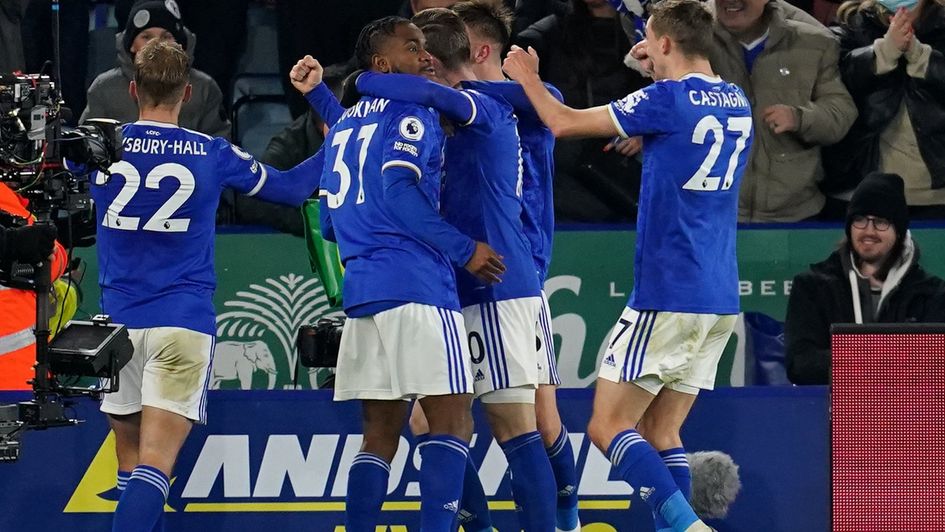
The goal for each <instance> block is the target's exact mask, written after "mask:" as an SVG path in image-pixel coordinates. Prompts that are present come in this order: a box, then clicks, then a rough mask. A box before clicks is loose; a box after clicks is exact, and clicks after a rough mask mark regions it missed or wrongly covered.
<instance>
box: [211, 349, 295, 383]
mask: <svg viewBox="0 0 945 532" xmlns="http://www.w3.org/2000/svg"><path fill="white" fill-rule="evenodd" d="M257 371H262V372H264V373H266V374H267V375H268V379H269V382H268V385H267V386H266V388H267V389H270V390H271V389H273V388H275V386H276V375H277V374H278V370H277V369H276V359H275V358H273V356H272V352H271V351H270V350H269V346H268V345H266V343H265V342H260V341H256V342H220V343H218V344H217V347H216V350H215V351H214V355H213V374H212V376H211V378H210V389H211V390H219V389H220V383H222V382H223V381H232V380H236V379H239V381H240V389H242V390H249V389H250V388H252V387H253V373H255V372H257Z"/></svg>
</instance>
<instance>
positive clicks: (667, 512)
mask: <svg viewBox="0 0 945 532" xmlns="http://www.w3.org/2000/svg"><path fill="white" fill-rule="evenodd" d="M711 36H712V15H711V13H710V12H709V11H708V10H707V9H706V8H705V7H704V6H703V5H702V4H701V3H700V2H698V1H697V0H664V1H662V2H660V3H658V4H656V5H655V6H654V7H652V8H651V16H650V18H649V20H648V21H647V25H646V51H647V55H648V56H649V60H650V61H651V62H652V67H653V70H654V73H655V79H657V80H659V81H657V82H655V83H653V84H652V85H650V86H648V87H646V88H644V89H642V90H639V91H637V92H635V93H633V94H630V95H629V96H627V97H626V98H624V99H622V100H619V101H616V102H613V103H611V104H610V105H606V106H601V107H595V108H591V109H584V110H576V109H572V108H569V107H567V106H565V105H563V104H561V103H560V102H559V101H558V100H556V99H555V98H554V97H553V96H552V95H551V94H549V93H548V91H547V89H545V87H544V85H543V84H542V83H541V80H540V79H539V77H538V74H537V71H538V68H537V66H538V58H537V57H536V56H535V55H534V52H533V51H531V50H529V51H528V52H526V51H525V50H522V49H520V48H514V47H513V50H512V51H511V52H510V54H509V56H508V58H507V59H506V61H505V63H504V70H505V72H506V73H507V74H508V75H509V76H510V77H511V78H512V79H514V80H516V81H518V82H520V83H521V84H522V87H523V88H524V89H525V92H526V93H527V94H528V96H529V98H530V99H531V101H532V103H533V104H534V105H535V108H536V109H537V110H538V113H539V115H540V116H541V119H542V121H544V122H545V124H547V125H548V126H549V127H550V128H551V130H552V131H553V132H554V134H555V136H559V137H561V136H600V137H608V136H612V135H618V134H619V135H620V136H622V137H628V136H632V135H642V136H643V153H644V163H643V183H642V188H641V192H640V210H639V215H638V219H637V241H636V246H637V249H636V258H635V262H634V285H633V293H632V294H631V296H630V300H629V302H628V304H627V308H626V309H625V310H624V313H623V315H622V316H621V317H620V319H619V321H618V323H617V325H616V327H615V328H614V331H613V334H612V336H611V341H610V344H609V345H608V347H607V350H606V352H605V355H604V359H603V361H602V363H601V368H600V373H599V378H598V380H597V390H596V393H595V398H594V413H593V416H592V418H591V422H590V424H589V426H588V434H589V435H590V437H591V439H592V441H593V442H594V443H595V445H597V446H598V447H599V448H600V449H601V450H602V451H604V452H606V453H607V456H608V458H609V459H610V461H611V462H612V463H613V466H614V469H615V471H616V472H617V473H618V474H619V475H620V477H621V478H623V479H624V480H626V481H627V482H628V483H629V484H630V485H632V486H633V487H634V488H635V489H637V491H638V492H639V493H640V495H641V497H642V498H643V499H644V500H645V501H647V503H649V504H650V506H651V507H652V508H653V510H654V513H655V514H656V517H657V519H656V526H657V527H658V530H661V531H662V530H675V531H686V530H688V531H697V530H708V527H707V526H706V525H705V524H704V523H703V522H702V521H700V520H699V519H698V518H697V517H696V515H695V513H694V512H693V511H692V508H691V506H690V505H689V503H688V501H687V495H688V493H689V490H690V474H689V469H688V464H687V463H686V458H685V452H684V450H683V447H682V441H681V439H680V436H679V429H680V427H681V426H682V423H683V421H684V420H685V418H686V416H687V415H688V413H689V410H690V409H691V407H692V405H693V402H694V401H695V398H696V394H697V393H698V391H699V390H700V389H711V388H712V387H713V384H714V381H715V374H716V369H717V365H718V361H719V358H720V357H721V354H722V351H723V349H724V347H725V344H726V342H727V341H728V338H729V336H730V335H731V332H732V328H733V327H734V324H735V319H736V316H737V314H738V310H739V302H738V271H737V265H736V258H735V233H736V218H737V207H738V185H739V182H740V180H741V178H742V173H743V171H744V168H745V164H746V160H747V158H748V153H749V151H750V147H751V138H752V119H751V108H750V106H749V103H748V99H747V98H746V97H745V94H744V93H743V92H742V90H741V89H740V88H738V87H737V86H735V85H732V84H729V83H726V82H724V81H722V80H721V79H720V78H718V77H716V76H715V75H714V74H713V72H712V69H711V66H710V65H709V61H708V59H707V57H708V54H709V51H710V49H711V46H712V41H711ZM638 429H639V432H638V431H637V430H638Z"/></svg>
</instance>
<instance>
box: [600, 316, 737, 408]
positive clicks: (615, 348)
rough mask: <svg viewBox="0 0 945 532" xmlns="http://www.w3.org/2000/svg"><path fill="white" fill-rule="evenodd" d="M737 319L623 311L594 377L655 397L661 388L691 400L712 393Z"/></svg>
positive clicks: (733, 317) (731, 317)
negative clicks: (703, 392)
mask: <svg viewBox="0 0 945 532" xmlns="http://www.w3.org/2000/svg"><path fill="white" fill-rule="evenodd" d="M737 318H738V315H736V314H725V315H720V314H692V313H685V312H662V311H653V310H643V311H637V310H634V309H631V308H625V309H624V311H623V314H622V315H621V316H620V320H619V321H618V322H617V325H616V326H615V327H614V330H613V332H612V333H611V335H610V343H609V344H608V346H607V350H606V352H605V353H604V359H603V361H601V364H600V371H599V372H598V376H599V377H600V378H602V379H607V380H609V381H613V382H633V383H636V384H638V385H639V386H641V387H642V388H644V389H645V390H647V391H648V392H650V393H652V394H654V395H655V394H657V393H659V391H660V389H661V388H662V387H663V385H665V386H667V387H668V388H669V389H671V390H676V391H678V392H683V393H689V394H693V395H695V394H697V393H699V390H700V389H702V390H711V389H712V388H713V387H714V386H715V373H716V370H717V369H718V364H719V359H720V358H721V357H722V351H724V350H725V344H727V343H728V339H729V336H731V334H732V330H733V329H734V328H735V321H736V319H737Z"/></svg>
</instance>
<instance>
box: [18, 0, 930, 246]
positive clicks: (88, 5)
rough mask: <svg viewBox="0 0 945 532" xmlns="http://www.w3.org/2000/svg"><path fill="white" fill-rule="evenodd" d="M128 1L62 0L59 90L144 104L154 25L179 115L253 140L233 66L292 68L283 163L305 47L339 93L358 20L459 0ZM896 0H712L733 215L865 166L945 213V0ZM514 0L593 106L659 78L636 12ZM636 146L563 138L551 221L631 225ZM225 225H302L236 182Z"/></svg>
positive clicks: (821, 194) (42, 3)
mask: <svg viewBox="0 0 945 532" xmlns="http://www.w3.org/2000/svg"><path fill="white" fill-rule="evenodd" d="M133 3H134V2H133V1H131V0H117V1H116V2H115V3H114V5H111V4H102V3H92V2H90V1H89V0H65V1H63V2H61V4H62V17H61V20H62V21H63V22H62V23H61V28H62V29H61V34H62V37H61V42H62V45H63V46H62V50H63V52H62V54H63V56H62V78H63V87H64V94H65V100H66V102H67V105H69V106H71V107H72V108H73V110H74V115H75V116H76V117H77V118H79V119H84V118H86V117H90V116H98V117H110V118H114V119H118V120H120V121H123V122H124V121H127V120H129V119H130V118H133V116H132V115H133V112H134V104H133V102H132V101H131V100H130V98H129V97H128V96H127V91H126V88H125V87H126V86H127V82H128V80H129V76H130V74H131V60H132V58H133V55H134V51H135V50H136V49H137V48H140V46H141V45H142V44H143V42H146V38H149V37H153V36H161V37H162V38H167V39H174V40H175V41H177V42H179V43H181V44H182V45H183V46H184V48H185V50H187V52H188V54H189V55H190V56H191V58H192V61H193V62H192V66H193V70H192V75H191V79H192V83H193V84H194V95H193V97H192V98H191V100H190V101H189V102H188V103H187V104H186V105H185V108H184V110H183V112H182V115H181V121H182V124H183V125H184V126H186V127H189V128H193V129H195V130H197V131H201V132H204V133H207V134H210V135H222V136H224V137H227V138H231V139H233V140H234V141H236V143H237V144H240V143H241V141H242V140H244V139H242V138H239V137H240V132H239V131H236V129H235V127H234V126H235V124H231V117H232V116H233V113H234V107H235V105H234V104H235V103H236V102H235V101H234V81H237V82H238V83H239V80H240V78H245V77H246V75H247V74H253V73H254V72H257V71H265V72H270V73H272V72H275V71H278V72H279V73H280V74H281V76H280V80H281V82H282V83H283V84H284V88H285V89H287V90H283V91H278V94H277V95H276V97H277V99H278V100H279V101H280V102H285V105H288V109H289V110H290V113H291V116H292V117H293V118H294V119H295V121H294V122H292V123H291V124H287V127H285V128H284V131H282V132H281V133H280V134H279V135H277V136H276V137H275V138H274V139H272V141H271V142H270V143H269V146H268V148H266V149H264V150H263V149H262V148H263V147H262V146H261V147H260V148H259V149H258V150H256V151H258V153H254V154H255V155H257V156H259V157H260V159H261V160H262V161H265V162H268V163H271V164H273V165H275V166H276V167H279V168H289V167H291V166H292V165H293V164H296V163H298V162H300V161H301V160H303V159H304V158H305V157H307V156H309V155H311V154H313V153H314V152H315V151H316V150H317V148H318V147H319V146H320V143H321V141H322V140H323V136H324V132H325V127H324V125H323V122H322V121H321V119H320V117H319V116H318V115H317V113H313V112H312V111H310V110H309V108H308V106H307V104H306V103H305V102H304V100H302V98H301V97H300V96H298V94H297V93H296V92H295V91H293V90H291V87H290V86H289V85H288V82H287V81H285V80H286V79H287V77H286V75H285V74H286V73H287V72H288V69H289V68H291V66H292V64H294V62H295V61H296V60H297V59H298V58H299V57H301V56H303V55H305V54H311V55H313V56H315V57H316V58H318V59H319V60H320V61H321V63H322V64H323V65H326V66H328V68H327V71H326V82H327V83H329V85H330V86H332V87H333V88H335V89H336V90H340V86H341V82H342V81H343V79H344V77H345V75H346V74H347V73H349V72H350V71H352V70H353V69H354V66H355V64H354V61H353V56H352V50H353V47H354V41H355V37H356V36H357V32H358V31H359V29H360V28H361V26H363V24H364V23H366V22H368V21H370V20H372V19H376V18H378V17H381V16H384V15H390V14H400V15H406V16H409V15H411V14H413V13H415V12H417V11H420V10H422V9H425V8H429V7H445V6H450V5H452V4H454V3H455V1H453V0H378V1H374V2H369V3H368V5H364V4H363V3H358V4H354V3H351V2H342V1H335V0H332V1H325V2H306V1H292V0H267V1H259V2H255V1H253V2H251V1H250V0H239V1H235V2H234V1H225V0H200V1H198V0H181V1H180V2H179V7H178V4H174V3H173V2H170V3H165V2H163V1H154V2H148V3H147V6H148V9H149V13H150V15H151V16H150V17H149V20H148V22H147V23H146V24H145V26H144V27H141V26H138V25H136V24H135V21H134V20H133V17H132V15H134V13H131V6H132V4H133ZM900 3H901V2H900ZM900 3H896V2H893V1H892V0H884V1H879V0H850V1H847V2H845V3H843V4H842V5H838V4H831V3H829V2H826V1H825V0H817V1H816V2H805V1H801V0H798V1H797V2H794V3H793V4H792V3H789V2H787V1H786V0H770V1H769V0H712V1H710V2H709V3H708V5H709V6H710V8H712V9H713V10H714V12H715V13H716V22H715V29H714V35H715V40H716V44H717V47H716V49H715V52H714V53H713V56H712V58H711V60H712V65H713V67H714V68H715V69H716V71H717V72H718V73H719V74H720V75H721V76H722V77H723V79H726V80H730V81H732V82H734V83H736V84H738V85H739V86H741V87H743V88H745V90H746V92H747V93H748V96H749V99H750V101H751V103H752V106H753V110H754V114H755V121H756V126H758V127H756V131H757V135H758V139H757V142H755V144H754V148H753V150H752V154H751V161H750V168H749V170H748V172H747V175H746V180H745V183H744V185H743V186H742V189H741V201H740V206H739V221H740V222H753V223H765V222H797V221H840V220H843V219H844V217H845V214H846V206H847V204H848V202H849V198H850V195H851V194H852V191H853V189H854V188H855V186H856V184H857V183H859V181H860V180H862V178H863V176H864V175H866V174H867V173H869V172H871V171H883V172H893V173H897V174H899V175H901V176H902V177H903V179H904V182H905V194H906V202H907V204H908V206H909V210H910V216H911V218H912V219H914V220H922V219H943V218H945V160H943V155H942V153H945V96H943V95H945V92H943V91H942V90H941V89H942V86H943V84H945V63H943V61H945V58H943V53H945V10H943V8H942V6H941V4H940V3H939V2H938V1H936V0H921V1H919V2H918V3H917V6H916V8H915V9H912V10H904V9H898V8H897V6H898V5H899V4H900ZM505 4H507V6H508V7H509V8H511V9H514V15H515V18H514V22H513V25H512V34H511V35H510V36H509V37H510V42H512V43H514V44H518V45H520V46H522V47H524V48H527V47H529V46H531V47H533V48H534V49H535V50H536V51H537V52H538V54H539V56H540V57H541V58H542V61H541V64H540V73H541V76H542V79H544V80H546V81H548V82H549V83H552V84H554V85H555V86H557V87H558V88H560V90H561V91H562V94H563V95H564V99H565V102H566V103H567V104H568V105H571V106H574V107H576V108H589V107H593V106H595V105H599V104H602V103H606V102H608V101H611V100H613V99H616V98H618V97H620V96H623V95H626V94H628V93H631V92H633V91H634V90H637V89H639V88H641V87H643V86H646V85H647V84H649V83H650V82H651V80H650V79H649V77H647V76H646V75H645V74H644V73H641V72H639V71H638V70H639V69H634V68H631V67H633V66H635V65H634V63H635V61H634V60H633V58H632V56H631V54H630V53H629V52H630V47H631V46H632V44H633V42H635V41H637V40H639V38H640V35H639V24H636V26H635V23H634V21H633V17H632V16H627V15H626V14H620V13H618V12H617V10H616V9H614V8H613V7H612V6H611V5H610V4H609V3H608V2H607V1H606V0H570V1H568V0H517V1H513V0H505ZM646 4H647V2H643V5H644V6H645V5H646ZM49 5H50V2H49V0H15V1H11V2H4V4H3V6H2V8H0V26H2V27H3V28H4V31H3V39H4V46H3V47H2V52H0V70H22V71H24V72H37V71H39V70H40V69H41V68H42V66H43V63H44V62H45V61H47V60H49V59H50V58H51V44H50V39H48V38H44V37H46V36H48V34H49V33H48V32H49V30H48V28H49ZM169 7H170V11H169V10H168V8H169ZM838 8H839V9H838ZM260 12H262V13H263V15H262V17H263V18H262V20H263V24H270V25H271V26H273V28H272V29H273V30H274V31H273V32H272V34H271V35H272V36H274V37H275V38H276V39H277V46H274V47H273V48H274V50H273V51H275V50H277V51H278V53H277V54H274V55H273V54H269V55H268V56H267V57H265V60H266V61H268V63H269V64H268V65H266V66H264V67H262V68H260V67H259V64H258V63H259V61H257V62H256V63H257V64H256V65H247V61H245V57H246V56H247V55H252V54H253V53H254V50H253V47H254V46H256V47H258V44H259V43H258V42H257V41H249V40H248V39H247V35H248V34H251V33H252V31H251V30H253V28H252V25H253V24H257V23H259V22H258V21H255V20H253V21H251V22H248V20H249V19H250V18H251V17H252V15H251V13H260ZM87 13H88V14H91V24H92V27H93V28H97V29H95V30H93V32H92V33H90V32H89V27H88V26H86V25H85V24H84V21H85V20H86V17H85V15H86V14H87ZM130 17H131V18H130ZM311 20H318V21H319V28H318V31H310V27H309V26H308V24H309V21H311ZM248 24H249V25H250V26H248ZM155 28H157V30H155ZM109 29H113V31H114V32H115V37H114V43H115V49H114V50H113V51H111V52H109V51H108V50H107V49H104V50H103V49H102V48H103V47H101V46H98V47H96V46H94V44H95V43H94V42H92V44H93V46H92V51H91V52H89V53H86V50H87V49H89V45H90V38H91V39H93V40H94V38H95V36H96V35H101V34H102V33H103V32H105V33H107V32H108V31H109ZM248 30H249V31H248ZM155 31H157V33H154V32H155ZM90 35H91V37H90ZM267 35H270V34H267ZM198 37H199V41H200V42H199V45H198V43H197V40H198V39H197V38H198ZM24 43H25V44H28V45H27V46H24ZM272 44H273V43H270V45H272ZM116 56H117V58H116ZM108 57H112V58H116V59H112V60H111V61H112V64H111V65H112V67H113V68H110V69H108V70H107V71H104V72H96V70H102V68H103V67H102V66H101V65H105V64H107V61H108V60H107V59H102V58H108ZM628 65H629V66H628ZM237 90H238V89H237ZM237 99H238V95H237ZM280 105H281V103H280ZM270 109H271V108H270ZM267 112H271V111H267ZM264 114H265V113H264ZM263 118H264V119H265V116H263ZM639 150H640V142H639V139H629V140H623V141H617V142H610V141H608V140H607V139H602V140H595V139H578V140H563V141H561V142H559V143H558V144H557V146H556V147H555V168H556V173H555V192H556V198H557V199H556V203H555V213H556V216H557V219H558V220H559V221H560V222H592V223H593V222H604V223H607V222H610V223H615V222H633V221H634V220H635V219H636V205H637V202H638V201H639V189H640V175H641V172H642V167H641V161H642V159H641V158H640V154H639ZM250 151H253V150H252V149H251V150H250ZM218 222H219V223H254V224H265V225H270V226H272V227H274V228H276V229H278V230H282V231H288V232H293V233H296V234H301V233H300V232H301V226H300V224H299V222H298V220H297V217H296V216H294V213H291V212H289V211H286V210H283V209H281V208H278V207H271V206H268V205H263V204H262V203H261V202H258V201H255V200H251V199H249V200H247V199H242V198H237V197H235V196H225V197H224V199H223V204H222V206H221V209H220V211H219V213H218Z"/></svg>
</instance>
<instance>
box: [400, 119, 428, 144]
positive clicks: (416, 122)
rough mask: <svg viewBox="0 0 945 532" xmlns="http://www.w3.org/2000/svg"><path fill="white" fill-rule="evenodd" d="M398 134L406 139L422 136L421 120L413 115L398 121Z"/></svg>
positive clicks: (416, 138) (418, 138)
mask: <svg viewBox="0 0 945 532" xmlns="http://www.w3.org/2000/svg"><path fill="white" fill-rule="evenodd" d="M400 136H401V137H403V138H405V139H407V140H420V139H421V138H423V122H421V121H420V119H419V118H417V117H415V116H408V117H407V118H404V119H403V120H401V121H400Z"/></svg>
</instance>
